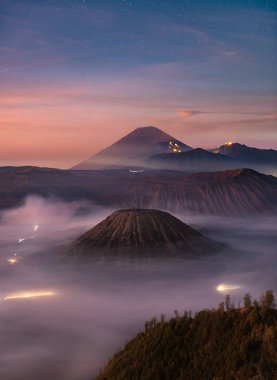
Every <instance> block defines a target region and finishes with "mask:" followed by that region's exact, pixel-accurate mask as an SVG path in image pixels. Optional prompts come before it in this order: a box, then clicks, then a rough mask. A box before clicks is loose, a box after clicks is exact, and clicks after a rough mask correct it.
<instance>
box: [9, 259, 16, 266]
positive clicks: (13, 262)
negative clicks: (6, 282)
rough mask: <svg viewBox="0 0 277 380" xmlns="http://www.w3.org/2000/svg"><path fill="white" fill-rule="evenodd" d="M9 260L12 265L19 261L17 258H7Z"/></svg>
mask: <svg viewBox="0 0 277 380" xmlns="http://www.w3.org/2000/svg"><path fill="white" fill-rule="evenodd" d="M7 262H8V263H9V264H11V265H14V264H16V263H17V259H7Z"/></svg>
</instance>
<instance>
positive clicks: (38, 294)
mask: <svg viewBox="0 0 277 380" xmlns="http://www.w3.org/2000/svg"><path fill="white" fill-rule="evenodd" d="M54 295H56V293H55V292H53V291H51V290H41V291H29V292H18V293H12V294H9V295H7V296H6V297H5V298H4V300H5V301H8V300H15V299H27V298H36V297H50V296H54Z"/></svg>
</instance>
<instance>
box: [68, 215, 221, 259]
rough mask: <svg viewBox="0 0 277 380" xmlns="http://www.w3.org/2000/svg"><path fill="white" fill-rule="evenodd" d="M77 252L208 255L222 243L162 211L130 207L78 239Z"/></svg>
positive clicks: (132, 254) (75, 247)
mask: <svg viewBox="0 0 277 380" xmlns="http://www.w3.org/2000/svg"><path fill="white" fill-rule="evenodd" d="M73 246H74V247H73V251H74V253H75V252H76V253H78V252H80V253H85V254H87V255H89V256H90V255H91V256H93V254H94V253H95V254H96V253H101V254H104V253H111V254H116V255H118V254H119V255H120V254H126V255H130V256H134V255H135V256H137V255H139V256H145V255H149V254H150V255H151V254H158V255H162V256H165V255H170V254H171V255H172V254H173V255H174V254H176V255H185V256H190V255H206V254H208V253H211V252H215V251H218V250H219V249H220V248H221V247H222V245H221V244H220V243H217V242H215V241H213V240H211V239H209V238H207V237H205V236H203V235H202V234H200V233H199V232H197V231H195V230H194V229H192V228H191V227H189V226H188V225H186V224H185V223H183V222H182V221H181V220H179V219H177V218H175V217H174V216H173V215H171V214H169V213H167V212H164V211H159V210H150V209H129V210H119V211H116V212H114V213H112V214H111V215H110V216H108V217H107V218H106V219H104V220H103V221H102V222H100V223H99V224H97V225H96V226H95V227H93V228H92V229H91V230H89V231H87V232H86V233H85V234H84V235H82V236H81V237H80V238H78V239H77V240H76V241H75V242H74V244H73Z"/></svg>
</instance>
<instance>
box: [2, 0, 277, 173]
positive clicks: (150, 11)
mask: <svg viewBox="0 0 277 380" xmlns="http://www.w3.org/2000/svg"><path fill="white" fill-rule="evenodd" d="M276 4H277V3H276V2H275V1H266V0H260V1H258V0H253V1H251V0H248V1H238V0H232V1H224V0H221V1H213V0H211V1H209V0H195V1H193V0H168V1H162V0H156V1H151V0H133V1H129V0H102V1H101V0H53V1H41V0H36V1H32V0H12V1H10V0H1V3H0V86H1V91H0V165H1V166H4V165H28V164H31V165H38V166H51V167H60V168H67V167H70V166H72V165H74V164H76V163H77V162H79V161H81V160H83V159H85V158H87V157H88V156H90V155H91V154H94V153H96V152H97V151H98V150H100V149H103V148H104V147H106V146H107V145H109V144H111V143H112V142H114V141H115V140H117V139H119V138H120V137H122V136H123V135H125V134H127V133H128V132H130V131H131V130H133V129H135V128H137V127H141V126H147V125H154V126H157V127H159V128H161V129H163V130H164V131H165V132H167V133H170V134H172V135H173V136H175V137H176V138H178V139H180V140H182V141H183V142H184V143H186V144H188V145H191V146H194V147H199V146H201V147H204V148H213V147H216V146H219V145H221V144H223V143H224V142H225V141H234V142H241V143H245V144H247V145H249V146H257V147H264V148H269V147H272V148H275V149H276V148H277V138H276V137H277V136H276V130H277V126H276V119H277V115H276V88H277V83H276V77H277V75H276V63H277V58H276V54H277V52H276V11H277V5H276Z"/></svg>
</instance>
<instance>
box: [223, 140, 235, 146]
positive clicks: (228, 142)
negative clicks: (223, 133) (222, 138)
mask: <svg viewBox="0 0 277 380" xmlns="http://www.w3.org/2000/svg"><path fill="white" fill-rule="evenodd" d="M224 145H226V146H231V145H233V143H232V141H227V142H226V143H224Z"/></svg>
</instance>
